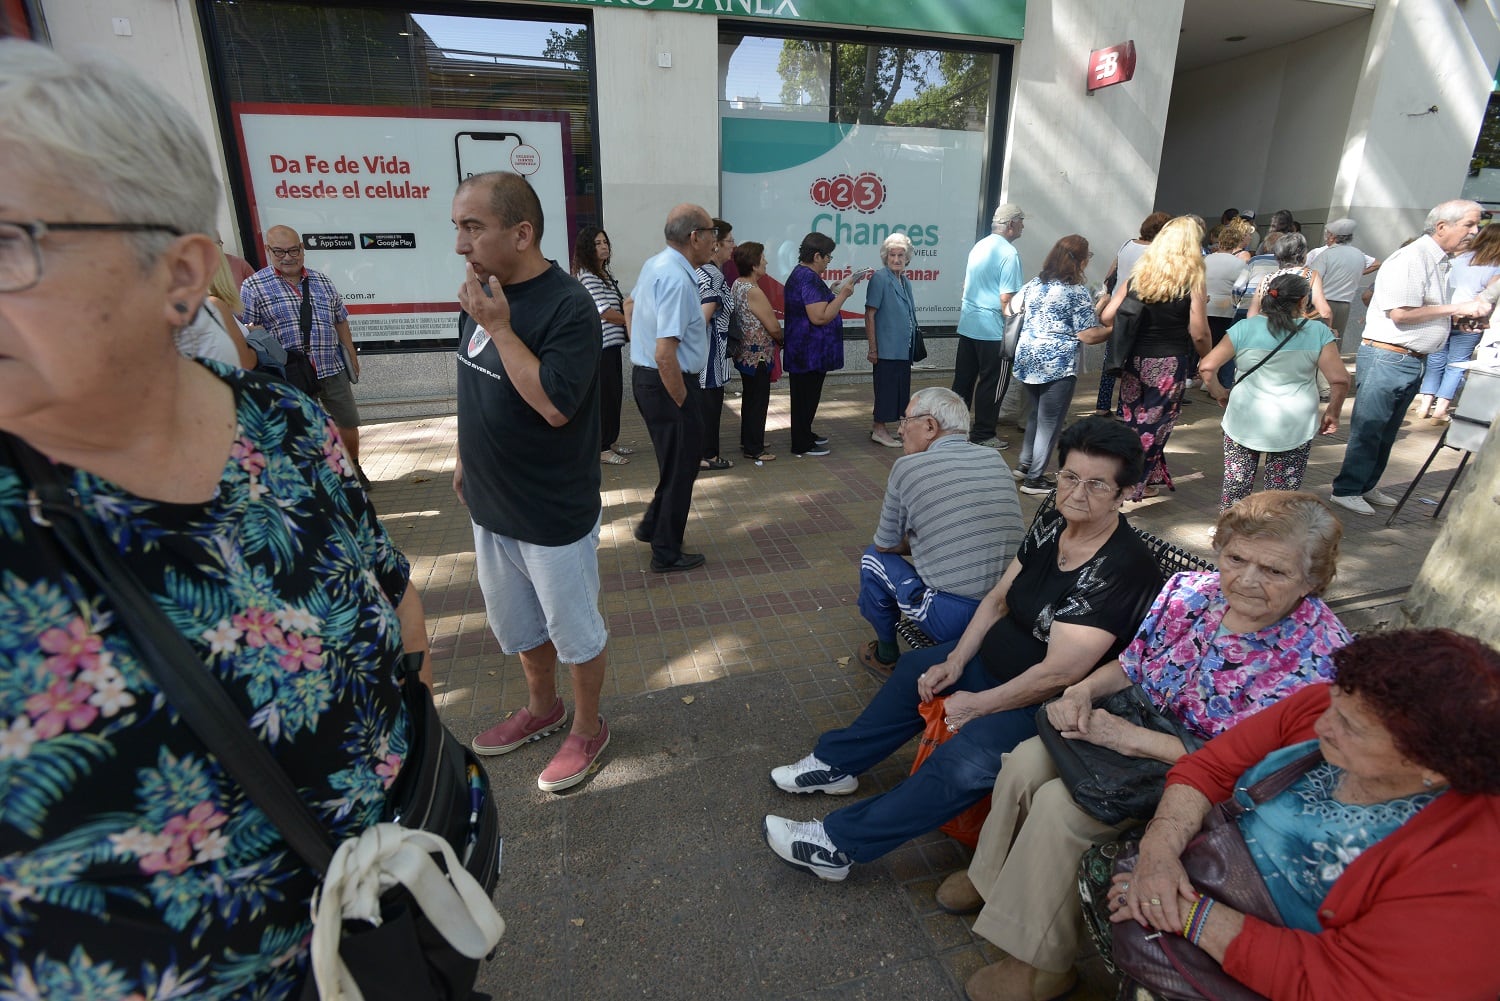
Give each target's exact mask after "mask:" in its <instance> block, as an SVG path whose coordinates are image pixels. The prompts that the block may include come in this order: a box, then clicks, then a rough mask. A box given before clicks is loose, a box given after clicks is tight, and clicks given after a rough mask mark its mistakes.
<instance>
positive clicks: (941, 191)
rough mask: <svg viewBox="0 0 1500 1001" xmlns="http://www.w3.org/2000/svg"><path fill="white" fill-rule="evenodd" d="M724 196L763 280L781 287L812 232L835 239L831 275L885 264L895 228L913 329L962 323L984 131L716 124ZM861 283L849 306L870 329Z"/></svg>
mask: <svg viewBox="0 0 1500 1001" xmlns="http://www.w3.org/2000/svg"><path fill="white" fill-rule="evenodd" d="M720 124H721V130H722V131H721V136H722V143H723V145H722V147H721V148H722V157H723V170H724V176H723V187H722V192H721V196H720V197H721V201H722V203H723V209H724V218H725V219H728V220H729V221H730V222H732V223H734V227H735V228H734V236H735V239H736V240H738V241H739V242H741V243H744V242H745V241H747V240H755V241H758V242H760V243H764V244H765V245H766V264H767V267H768V274H769V275H770V277H772V278H774V279H775V280H776V281H777V282H785V281H786V277H787V275H788V274H789V273H790V272H791V270H792V268H794V267H795V266H796V264H797V248H798V247H799V246H800V245H801V243H802V238H803V237H804V236H806V235H807V234H808V233H811V232H819V233H824V234H826V235H827V236H829V237H831V238H832V239H833V241H834V242H835V243H837V244H838V249H837V250H835V251H834V255H833V263H832V264H830V265H829V267H828V270H827V271H826V272H825V273H824V276H823V277H824V279H825V280H826V281H827V282H828V283H829V284H830V285H832V284H834V283H835V282H837V281H839V280H840V279H842V278H845V277H847V276H848V275H849V274H850V272H851V271H852V270H860V269H862V268H879V267H883V265H882V264H881V263H880V244H881V241H883V240H884V239H885V238H886V237H887V236H889V235H890V234H891V233H893V232H902V233H905V234H906V235H907V237H908V238H909V239H910V240H911V242H912V259H911V262H910V264H909V265H908V266H907V269H906V277H907V278H908V279H910V280H911V283H912V291H913V293H914V294H915V298H916V306H917V322H919V323H922V324H929V325H932V326H952V325H954V324H956V323H957V322H958V309H959V300H960V298H961V296H962V291H963V283H964V266H965V264H966V262H967V260H968V256H969V249H970V248H971V247H972V246H973V245H974V238H975V224H976V221H977V219H978V213H979V205H978V202H977V198H978V192H979V191H980V190H981V183H980V182H981V177H980V175H981V173H982V171H983V168H984V134H983V133H981V132H959V131H949V130H944V129H914V128H908V127H896V126H879V125H841V124H827V123H823V122H797V121H787V120H786V119H785V118H779V117H771V118H755V117H739V116H735V117H724V118H721V119H720ZM864 289H865V286H864V285H863V284H861V285H860V286H859V287H858V290H857V291H856V292H855V294H854V295H853V296H852V297H851V298H850V299H849V301H848V304H847V305H846V306H845V307H844V317H845V321H846V323H848V322H850V321H853V320H855V318H856V317H857V318H858V323H861V324H862V323H863V322H864V310H865V304H864Z"/></svg>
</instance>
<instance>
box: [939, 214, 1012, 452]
mask: <svg viewBox="0 0 1500 1001" xmlns="http://www.w3.org/2000/svg"><path fill="white" fill-rule="evenodd" d="M1025 228H1026V213H1024V212H1022V211H1021V207H1020V206H1019V205H1013V204H1011V203H1010V202H1006V203H1005V204H1003V205H1001V206H1000V207H999V208H997V209H995V214H994V216H993V217H991V219H990V235H989V236H986V237H985V238H984V239H982V240H980V241H979V242H978V243H976V244H974V247H973V249H971V250H970V251H969V260H968V264H967V265H966V266H965V268H964V289H963V301H962V303H961V305H960V307H959V314H958V349H957V352H956V354H955V356H954V360H953V387H952V388H953V391H954V392H955V393H957V394H958V395H959V396H961V397H962V398H963V401H964V403H965V404H966V405H968V406H971V407H973V408H974V423H973V426H972V427H970V428H969V440H970V441H973V442H977V443H979V444H980V445H987V446H989V447H990V448H1009V447H1010V442H1008V441H1004V440H1003V439H1001V438H999V437H997V436H996V432H995V425H996V424H997V423H998V421H999V420H1000V384H1001V381H1002V379H1003V377H1004V375H1005V359H1004V357H1002V353H1001V346H1002V341H1003V340H1004V339H1005V316H1006V313H1007V312H1008V310H1009V307H1010V300H1011V297H1012V296H1014V295H1015V294H1016V293H1017V292H1019V291H1020V290H1021V284H1022V281H1023V279H1022V276H1021V255H1020V253H1018V252H1017V250H1016V248H1015V247H1014V246H1013V244H1014V243H1015V241H1016V240H1018V239H1020V236H1021V233H1022V232H1023V231H1024V230H1025Z"/></svg>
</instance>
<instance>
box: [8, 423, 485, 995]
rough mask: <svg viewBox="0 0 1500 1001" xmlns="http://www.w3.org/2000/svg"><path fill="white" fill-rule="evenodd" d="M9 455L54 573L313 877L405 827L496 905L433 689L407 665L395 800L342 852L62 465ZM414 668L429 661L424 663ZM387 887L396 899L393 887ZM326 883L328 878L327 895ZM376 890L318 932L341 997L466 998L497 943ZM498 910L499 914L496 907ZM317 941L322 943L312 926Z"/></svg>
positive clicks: (466, 776) (464, 753)
mask: <svg viewBox="0 0 1500 1001" xmlns="http://www.w3.org/2000/svg"><path fill="white" fill-rule="evenodd" d="M5 451H8V452H10V453H11V456H10V457H11V458H12V461H13V462H14V464H15V466H16V468H17V470H18V471H20V472H21V473H22V474H23V477H24V478H25V479H26V480H27V481H28V495H27V505H28V507H29V509H30V520H31V522H32V524H33V525H34V526H35V527H36V528H37V529H39V530H40V531H39V533H38V534H39V535H40V537H41V540H42V543H43V545H44V547H45V548H46V549H48V550H49V551H51V552H52V555H53V557H54V559H56V561H57V562H58V564H59V570H62V569H63V564H64V559H63V554H64V553H65V554H66V558H67V562H68V563H69V564H70V565H71V567H72V569H73V570H75V571H76V572H77V573H78V574H79V575H80V576H81V577H82V578H84V579H86V580H88V581H89V582H90V583H91V584H92V585H93V586H94V587H96V588H97V589H98V590H99V591H100V592H101V593H102V594H103V595H104V596H105V597H106V598H107V599H108V600H109V602H110V604H112V605H113V606H114V610H115V613H116V615H117V617H118V619H119V622H120V624H121V626H122V627H123V628H124V629H125V631H126V633H128V634H129V636H130V639H131V641H132V642H133V643H134V644H135V646H136V648H137V650H139V652H140V654H141V663H142V665H143V666H144V667H145V668H146V670H147V671H148V673H150V675H151V678H152V680H154V681H155V682H156V683H157V685H158V686H159V687H160V688H161V690H162V694H163V695H165V697H166V700H167V702H168V703H170V704H171V705H172V707H173V708H174V709H176V710H177V712H178V714H179V715H180V716H181V717H182V720H183V722H184V723H185V724H186V725H187V726H188V728H189V729H191V730H192V731H193V733H194V735H195V736H197V738H198V739H199V740H200V741H202V742H203V744H204V745H205V746H206V747H207V748H208V749H209V751H210V752H212V753H213V755H214V757H215V758H216V759H217V760H218V761H219V763H220V764H221V765H222V766H223V767H224V770H225V771H227V772H228V773H229V774H230V776H231V777H232V778H233V779H234V780H235V781H236V782H237V783H239V785H240V787H241V788H242V789H243V790H244V791H245V794H246V796H248V797H249V799H250V800H251V802H253V803H254V804H255V805H256V806H258V807H259V808H260V809H261V810H262V811H263V812H264V813H265V814H266V816H267V818H269V819H270V821H271V823H272V824H274V825H275V826H276V829H277V830H278V831H280V832H281V835H282V837H283V839H284V840H285V841H286V844H287V846H288V847H289V848H290V849H291V850H292V851H293V852H295V853H296V854H297V856H298V857H299V858H300V859H302V861H303V862H304V863H305V864H306V865H307V867H308V868H309V869H310V870H312V871H313V872H315V873H317V874H318V875H319V876H320V877H326V878H327V879H329V880H331V879H332V873H331V872H330V867H333V868H335V869H337V868H339V867H340V862H341V860H344V859H345V858H346V856H349V855H350V853H349V852H346V851H344V850H343V848H347V847H350V846H352V845H353V844H354V842H355V841H356V840H361V839H363V837H364V836H365V835H369V834H371V833H372V832H376V833H377V834H378V833H380V832H379V829H381V828H387V827H390V828H394V829H395V830H393V831H391V832H390V833H393V834H397V835H399V834H400V833H401V832H400V828H406V829H409V830H413V831H424V832H429V833H430V834H433V835H436V836H438V837H440V838H442V839H444V840H445V841H446V842H447V845H448V846H458V848H459V851H462V852H463V856H462V862H461V866H460V867H461V868H462V870H463V873H464V874H466V875H464V876H463V878H461V879H459V880H458V881H457V882H456V883H455V882H454V874H453V872H452V866H448V865H446V863H445V860H446V859H447V858H449V857H450V856H452V857H453V858H454V861H458V856H457V855H456V854H454V853H453V852H452V851H451V849H450V851H449V852H447V853H436V852H435V853H433V854H431V855H429V856H428V858H430V859H431V860H433V861H434V862H436V863H437V864H436V866H435V867H434V868H436V869H437V870H438V872H439V876H440V878H441V879H442V880H443V881H445V882H448V883H450V884H452V885H453V886H454V887H455V888H456V894H455V899H458V898H459V897H464V894H465V884H464V882H463V880H464V879H468V880H470V881H471V882H473V883H477V887H474V886H470V887H468V889H469V891H470V892H469V894H468V896H467V897H464V901H465V902H466V903H467V902H470V901H472V899H473V891H474V890H477V889H478V888H479V887H482V889H483V895H484V898H485V903H487V902H488V897H489V896H490V894H491V893H493V891H494V887H495V883H496V881H497V879H498V877H499V840H500V827H499V817H498V815H497V813H496V810H495V804H494V801H493V799H492V798H491V796H490V789H489V779H488V777H487V776H486V774H485V772H484V769H483V768H481V767H480V766H479V762H478V759H477V758H474V757H473V756H472V755H471V754H470V753H469V751H468V750H467V749H466V748H465V747H464V746H463V745H462V744H460V743H459V742H458V741H457V740H456V739H454V737H453V735H452V734H450V733H449V732H448V731H447V729H446V728H445V727H444V726H443V724H442V721H441V720H440V719H439V718H438V715H437V707H436V705H435V704H434V703H433V701H432V693H431V692H430V691H429V690H428V688H427V686H426V685H425V684H423V683H422V682H421V680H420V679H419V678H418V677H417V674H416V670H415V667H414V666H412V665H410V664H408V665H407V666H406V667H407V670H406V673H405V677H404V678H403V683H402V698H403V700H404V702H405V704H406V709H407V713H408V718H409V726H410V728H411V739H410V741H409V743H410V748H411V750H410V753H409V754H408V756H407V759H406V761H405V762H404V763H403V765H402V768H401V772H400V774H399V775H398V776H397V778H396V781H395V783H394V784H393V785H392V786H391V789H390V791H389V794H388V796H387V799H386V805H385V810H384V811H383V814H382V816H383V820H384V821H385V823H382V824H377V825H375V826H374V827H371V828H368V829H367V830H366V831H365V832H363V834H362V835H361V836H360V838H358V839H356V838H351V839H350V840H349V841H346V842H345V844H344V846H341V847H340V848H338V849H336V848H335V846H334V844H333V839H332V835H331V833H330V832H329V830H328V829H327V828H326V827H325V826H324V825H323V824H322V822H321V821H320V820H319V819H318V818H317V816H316V815H314V814H313V812H312V810H311V809H310V808H309V807H308V806H307V803H306V802H305V801H304V800H303V799H302V797H301V796H300V795H299V793H298V792H297V788H296V786H295V785H294V783H293V782H292V779H291V777H290V776H289V775H287V773H286V772H285V771H284V770H283V769H282V767H281V766H280V764H278V763H277V761H276V759H275V758H274V757H273V756H272V755H271V753H270V751H268V750H267V749H266V746H265V745H264V744H263V743H261V741H260V738H259V737H257V736H256V734H255V732H254V731H253V730H251V729H250V726H249V724H248V723H246V721H245V717H244V714H243V713H242V712H241V711H240V709H239V707H238V706H237V705H236V704H235V703H234V701H233V700H232V699H231V698H230V696H229V694H228V692H226V691H225V690H224V688H223V687H222V686H221V685H220V684H219V682H218V681H217V680H216V679H215V678H214V676H213V675H212V674H211V673H210V672H209V671H208V670H207V668H205V667H204V665H203V661H202V659H201V658H199V656H198V655H197V653H196V652H194V650H193V648H192V646H191V645H190V644H189V643H188V642H187V640H186V639H185V638H184V637H183V636H182V634H181V633H180V632H179V631H178V630H177V629H176V628H175V627H174V626H173V625H172V624H171V622H170V621H169V620H168V619H167V617H166V614H165V613H164V612H162V610H161V608H160V607H159V606H158V605H157V604H156V602H155V600H154V599H153V598H152V597H151V595H150V594H149V593H148V592H147V591H146V589H145V588H144V587H143V586H141V584H140V582H139V581H138V580H137V579H136V577H135V575H134V573H133V572H132V571H131V569H130V566H129V564H128V563H127V562H126V561H125V559H124V558H123V557H122V556H121V555H120V553H119V551H118V550H117V549H116V548H115V547H114V545H113V544H112V543H111V542H110V541H109V539H108V538H106V537H105V536H104V534H103V533H102V532H101V531H100V530H99V528H98V526H97V525H95V524H94V522H93V520H92V519H91V518H90V517H89V516H88V514H87V512H85V511H84V510H83V508H82V507H81V505H80V504H79V502H78V498H77V495H76V494H74V493H73V491H72V490H71V489H69V488H68V486H67V484H66V482H65V481H64V478H63V476H62V474H61V473H60V472H59V471H58V469H57V467H55V466H54V465H53V464H52V463H51V462H49V461H48V460H47V459H46V458H44V457H43V456H42V455H40V454H39V453H38V452H36V451H35V450H34V449H32V448H31V447H30V446H29V445H27V444H26V443H25V442H23V441H21V440H20V439H18V438H15V437H13V436H10V435H0V453H3V452H5ZM59 549H60V550H61V552H59ZM409 659H415V660H416V661H417V665H418V666H419V665H420V657H419V656H415V655H414V656H413V657H411V658H409ZM445 869H446V870H447V871H443V870H445ZM392 883H394V885H393V886H391V888H390V889H384V888H385V887H386V886H388V885H391V884H392ZM328 886H329V883H328V882H326V881H325V884H324V889H325V891H327V890H328ZM380 886H381V887H382V888H383V889H384V892H382V893H381V894H380V897H379V900H378V902H377V903H378V911H379V914H378V918H377V919H376V920H347V919H346V920H343V921H342V927H341V928H340V929H325V930H324V932H323V934H325V935H334V936H336V937H335V938H334V940H333V941H334V943H336V944H335V945H334V946H333V947H332V948H333V949H334V950H336V958H337V959H339V960H342V965H343V967H344V969H343V970H341V971H336V973H337V974H339V979H340V980H341V981H342V983H341V985H340V986H341V989H342V991H343V993H342V994H341V995H340V996H343V997H358V996H361V995H362V996H363V998H364V999H366V1001H407V999H411V998H423V999H424V1001H425V999H428V998H432V999H441V1001H449V999H453V1001H460V999H467V998H469V997H470V995H471V994H472V992H473V986H474V981H475V979H476V978H477V977H478V973H479V963H480V961H481V960H482V959H483V958H484V956H485V955H486V954H487V953H488V952H489V951H490V950H491V949H492V948H493V946H494V942H493V941H491V942H489V944H488V945H486V946H484V947H482V948H481V947H476V946H475V944H474V942H473V938H474V936H472V935H471V936H469V939H468V940H463V939H462V937H461V936H460V938H461V941H463V942H464V948H465V949H467V952H464V951H461V950H460V948H459V947H456V946H454V945H452V944H450V942H449V941H448V938H447V937H445V935H446V933H445V931H443V928H445V927H451V926H452V922H451V921H450V920H448V916H447V915H438V920H437V922H436V924H435V923H434V921H433V920H432V918H431V917H430V916H429V915H428V914H427V913H425V912H424V911H423V910H422V908H421V906H420V905H419V904H418V903H417V901H416V898H415V897H414V896H413V894H412V893H411V892H410V890H408V889H407V887H406V886H405V885H403V884H402V883H401V882H396V881H394V880H388V879H386V878H385V877H384V874H383V873H382V879H381V882H380ZM490 910H491V912H493V908H492V907H491V908H490ZM484 920H485V921H489V922H490V924H489V925H488V931H489V933H490V934H492V936H493V938H494V939H496V940H498V938H499V931H503V929H504V922H503V921H500V917H499V915H498V914H493V913H492V914H491V915H489V916H487V917H485V918H484ZM496 924H498V930H496V927H495V925H496ZM339 932H342V934H341V935H340V934H338V933H339ZM313 935H314V941H315V943H316V941H317V940H318V938H319V930H318V928H317V927H315V928H314V933H313ZM351 980H352V983H351V982H350V981H351ZM320 993H324V994H328V995H330V996H331V995H332V994H333V993H334V986H333V985H332V984H327V985H324V987H323V988H322V990H321V992H320V990H319V988H318V987H317V985H316V984H315V978H314V976H313V975H312V974H311V973H310V974H309V976H308V977H307V979H306V981H305V982H304V988H303V994H302V996H303V998H304V999H306V1001H310V999H314V998H317V997H318V996H319V994H320Z"/></svg>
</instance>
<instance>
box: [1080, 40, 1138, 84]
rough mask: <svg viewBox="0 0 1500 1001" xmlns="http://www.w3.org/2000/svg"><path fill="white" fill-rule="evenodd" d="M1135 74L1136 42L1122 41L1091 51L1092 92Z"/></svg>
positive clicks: (1090, 82)
mask: <svg viewBox="0 0 1500 1001" xmlns="http://www.w3.org/2000/svg"><path fill="white" fill-rule="evenodd" d="M1133 76H1135V42H1122V43H1121V44H1119V45H1111V46H1110V47H1109V48H1107V49H1095V50H1094V51H1093V52H1090V53H1089V79H1088V89H1089V91H1090V92H1093V91H1096V90H1098V89H1100V88H1101V87H1112V86H1114V85H1115V84H1117V83H1124V82H1125V81H1127V80H1129V79H1130V78H1131V77H1133Z"/></svg>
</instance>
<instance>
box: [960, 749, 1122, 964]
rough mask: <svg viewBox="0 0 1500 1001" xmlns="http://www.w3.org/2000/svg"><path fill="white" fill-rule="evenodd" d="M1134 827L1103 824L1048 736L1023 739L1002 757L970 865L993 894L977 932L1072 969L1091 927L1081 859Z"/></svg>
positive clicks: (973, 876)
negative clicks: (1080, 801) (1071, 790)
mask: <svg viewBox="0 0 1500 1001" xmlns="http://www.w3.org/2000/svg"><path fill="white" fill-rule="evenodd" d="M1130 826H1132V824H1131V823H1128V822H1127V823H1126V824H1122V825H1120V826H1118V827H1114V826H1111V825H1109V824H1103V823H1100V822H1099V821H1097V820H1095V819H1094V818H1093V817H1090V816H1089V815H1088V814H1086V813H1084V812H1083V811H1082V810H1080V809H1079V808H1078V807H1077V805H1076V804H1074V802H1073V797H1072V796H1070V795H1068V790H1067V788H1066V787H1065V786H1064V785H1063V783H1062V780H1061V779H1059V778H1058V777H1057V770H1056V769H1054V768H1053V767H1052V758H1051V756H1050V755H1048V753H1047V750H1046V748H1044V747H1043V746H1042V739H1041V738H1040V737H1033V738H1031V739H1030V740H1028V741H1026V742H1025V743H1023V744H1021V745H1020V746H1019V747H1017V748H1016V749H1015V750H1014V751H1012V752H1011V753H1010V754H1007V755H1005V757H1004V758H1002V759H1001V766H1000V775H999V777H998V778H996V779H995V793H994V796H993V797H992V798H991V800H990V816H989V819H988V820H986V821H985V822H984V830H983V831H981V832H980V835H979V845H978V847H976V848H975V851H974V860H973V861H972V862H970V863H969V879H970V880H971V881H972V882H973V883H974V886H975V888H977V889H978V890H979V893H980V895H981V896H982V897H984V900H985V904H984V909H983V910H981V911H980V912H979V918H978V919H977V920H976V921H975V922H974V930H975V931H976V932H978V933H979V934H980V935H983V936H984V937H985V938H987V939H989V940H990V941H991V942H993V943H995V944H996V945H997V946H999V947H1000V948H1002V949H1004V950H1005V951H1006V952H1007V953H1009V954H1010V955H1012V956H1014V957H1015V958H1016V959H1019V960H1020V961H1021V962H1023V963H1029V964H1030V965H1032V966H1034V967H1036V968H1037V969H1039V970H1046V971H1048V972H1051V973H1065V972H1066V971H1068V970H1071V969H1072V968H1073V964H1074V962H1075V960H1076V959H1077V957H1078V943H1079V942H1080V941H1081V939H1082V937H1083V933H1084V932H1083V905H1082V904H1081V903H1080V901H1079V899H1078V862H1079V859H1081V858H1082V857H1083V853H1084V851H1086V850H1087V849H1088V847H1089V846H1090V845H1095V844H1100V843H1102V842H1105V841H1109V840H1112V839H1113V837H1114V836H1115V835H1117V834H1119V833H1120V832H1121V831H1123V830H1125V829H1126V828H1128V827H1130Z"/></svg>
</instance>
